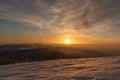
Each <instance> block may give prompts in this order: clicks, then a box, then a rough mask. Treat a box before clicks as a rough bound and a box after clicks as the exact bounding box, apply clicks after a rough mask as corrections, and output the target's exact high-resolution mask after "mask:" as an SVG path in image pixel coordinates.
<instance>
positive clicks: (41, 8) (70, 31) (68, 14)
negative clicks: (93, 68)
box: [0, 0, 120, 43]
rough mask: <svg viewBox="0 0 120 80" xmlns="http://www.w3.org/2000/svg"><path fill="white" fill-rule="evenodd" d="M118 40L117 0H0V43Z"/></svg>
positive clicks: (119, 6) (119, 8)
mask: <svg viewBox="0 0 120 80" xmlns="http://www.w3.org/2000/svg"><path fill="white" fill-rule="evenodd" d="M65 38H70V39H72V40H73V43H120V0H0V43H62V41H63V40H64V39H65Z"/></svg>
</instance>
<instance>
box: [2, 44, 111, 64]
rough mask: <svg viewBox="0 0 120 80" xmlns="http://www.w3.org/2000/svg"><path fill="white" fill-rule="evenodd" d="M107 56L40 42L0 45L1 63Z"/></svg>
mask: <svg viewBox="0 0 120 80" xmlns="http://www.w3.org/2000/svg"><path fill="white" fill-rule="evenodd" d="M105 56H109V55H106V54H104V53H102V52H99V51H94V50H85V49H81V48H74V47H68V46H55V45H38V44H37V45H36V44H22V45H4V46H0V64H12V63H21V62H33V61H41V60H51V59H68V58H90V57H105Z"/></svg>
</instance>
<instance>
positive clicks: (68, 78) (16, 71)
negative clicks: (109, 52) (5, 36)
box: [0, 57, 120, 80]
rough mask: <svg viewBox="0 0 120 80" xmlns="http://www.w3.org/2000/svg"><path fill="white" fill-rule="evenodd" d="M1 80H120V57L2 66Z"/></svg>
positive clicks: (0, 69) (0, 70)
mask: <svg viewBox="0 0 120 80" xmlns="http://www.w3.org/2000/svg"><path fill="white" fill-rule="evenodd" d="M0 80H120V57H107V58H86V59H85V58H84V59H65V60H63V59H62V60H50V61H40V62H30V63H21V64H19V63H17V64H13V65H5V66H0Z"/></svg>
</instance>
